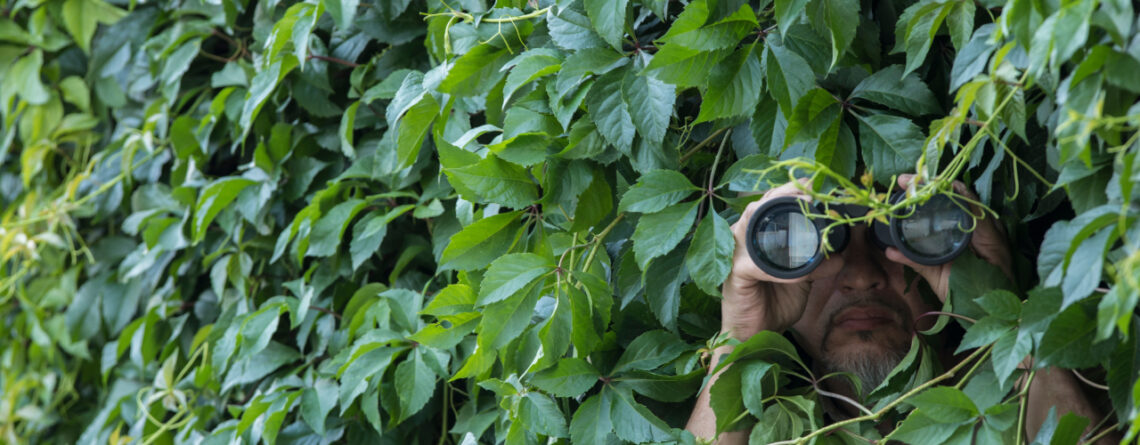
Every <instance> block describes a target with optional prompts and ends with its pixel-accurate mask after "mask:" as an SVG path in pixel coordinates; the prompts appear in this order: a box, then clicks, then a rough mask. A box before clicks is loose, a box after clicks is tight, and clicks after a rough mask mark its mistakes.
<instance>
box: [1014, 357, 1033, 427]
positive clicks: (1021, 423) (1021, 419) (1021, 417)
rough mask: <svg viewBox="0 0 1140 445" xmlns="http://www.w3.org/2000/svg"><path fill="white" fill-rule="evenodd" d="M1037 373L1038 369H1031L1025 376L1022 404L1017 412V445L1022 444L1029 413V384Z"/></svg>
mask: <svg viewBox="0 0 1140 445" xmlns="http://www.w3.org/2000/svg"><path fill="white" fill-rule="evenodd" d="M1036 375H1037V371H1029V375H1028V376H1027V377H1026V378H1025V386H1024V387H1022V388H1021V406H1020V407H1019V408H1018V413H1017V439H1016V440H1014V441H1013V443H1014V444H1017V445H1021V440H1022V435H1023V434H1025V416H1026V415H1027V414H1028V407H1029V385H1030V384H1032V383H1033V377H1034V376H1036Z"/></svg>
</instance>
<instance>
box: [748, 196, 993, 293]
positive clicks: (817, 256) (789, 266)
mask: <svg viewBox="0 0 1140 445" xmlns="http://www.w3.org/2000/svg"><path fill="white" fill-rule="evenodd" d="M904 197H905V195H904V194H903V193H902V192H899V193H895V194H894V195H893V196H891V199H890V202H891V203H892V204H893V203H897V202H899V201H901V200H902V199H903V198H904ZM803 205H804V203H803V202H802V200H800V199H798V198H795V197H790V196H782V197H777V198H773V199H771V200H769V201H768V202H766V203H764V205H762V206H760V208H759V209H756V213H754V214H753V215H752V219H751V220H749V221H748V233H747V240H746V241H747V248H748V255H749V256H751V257H752V261H753V262H754V263H756V265H757V266H759V267H760V269H761V270H763V271H764V272H766V273H768V275H771V276H773V277H775V278H784V279H790V278H798V277H802V276H804V275H807V274H809V273H811V271H812V270H815V268H816V267H817V266H819V264H820V263H822V262H823V258H824V249H823V244H824V243H823V242H822V241H823V240H822V236H823V230H824V228H825V227H827V226H828V225H830V224H831V223H833V222H835V220H834V219H832V218H830V217H828V216H827V214H826V213H825V212H824V209H823V208H822V206H820V205H815V206H812V205H808V206H807V208H808V209H809V211H810V212H811V213H812V217H810V218H809V217H808V215H805V214H804V212H803V209H804V207H802V206H803ZM831 209H838V210H839V211H840V212H841V213H846V214H847V215H849V216H863V215H864V214H866V212H867V208H866V207H863V206H854V205H845V206H831ZM973 226H974V217H973V215H971V214H970V213H968V212H966V211H965V210H963V208H962V207H961V206H959V205H958V203H956V202H955V201H954V200H953V199H952V198H950V197H949V196H946V195H937V196H935V197H934V198H931V199H930V200H928V201H927V202H926V203H924V204H922V205H919V206H915V207H911V208H909V209H908V211H907V213H906V216H905V217H893V216H892V217H889V218H887V223H886V224H884V223H882V222H879V221H873V222H870V223H869V226H868V228H867V236H868V237H869V238H870V242H871V243H872V244H874V245H875V246H876V247H878V248H879V249H883V250H885V249H886V248H887V247H894V248H897V249H898V250H899V251H900V252H902V254H903V255H905V256H906V257H907V258H909V259H911V260H912V261H914V262H916V263H918V264H922V265H927V266H933V265H939V264H945V263H948V262H950V261H951V260H953V259H954V258H955V257H957V256H958V255H959V254H961V253H962V251H963V250H965V249H966V247H967V246H968V245H969V244H970V237H971V230H972V229H973ZM850 232H851V229H850V227H849V226H847V225H839V226H836V227H834V228H832V230H831V231H830V232H828V238H827V241H828V243H827V244H828V245H829V246H830V247H831V249H830V251H831V252H841V251H843V249H844V248H846V247H847V242H848V240H849V238H850Z"/></svg>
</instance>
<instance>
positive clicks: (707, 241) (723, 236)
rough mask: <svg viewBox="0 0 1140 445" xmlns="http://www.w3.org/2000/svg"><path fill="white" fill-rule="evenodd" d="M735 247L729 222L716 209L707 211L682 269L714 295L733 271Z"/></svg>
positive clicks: (704, 289) (702, 287) (694, 236)
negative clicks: (687, 271)
mask: <svg viewBox="0 0 1140 445" xmlns="http://www.w3.org/2000/svg"><path fill="white" fill-rule="evenodd" d="M735 249H736V238H733V235H732V229H730V228H729V226H728V222H727V221H725V220H724V218H721V217H720V215H718V214H717V213H716V212H709V214H708V215H706V216H705V218H704V219H703V220H701V223H700V224H698V225H697V231H696V233H694V234H693V242H692V243H691V244H689V251H688V253H686V254H685V268H686V269H688V270H689V275H690V276H691V277H692V278H693V282H695V283H697V286H700V288H701V290H703V291H705V292H707V293H708V294H710V295H717V294H719V292H720V291H719V287H720V284H721V283H723V282H724V279H725V278H727V277H728V273H729V272H731V271H732V253H733V251H734V250H735Z"/></svg>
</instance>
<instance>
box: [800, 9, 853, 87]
mask: <svg viewBox="0 0 1140 445" xmlns="http://www.w3.org/2000/svg"><path fill="white" fill-rule="evenodd" d="M808 12H809V14H810V15H809V18H810V19H811V24H812V26H813V27H814V28H815V30H816V32H818V33H820V34H824V35H828V36H830V38H831V64H830V65H828V66H829V71H830V68H833V67H835V64H836V63H837V62H839V57H840V56H842V55H843V53H845V52H847V48H848V47H850V46H851V42H852V41H853V40H855V29H856V28H857V27H858V26H859V0H814V1H813V2H811V3H810V4H809V5H808Z"/></svg>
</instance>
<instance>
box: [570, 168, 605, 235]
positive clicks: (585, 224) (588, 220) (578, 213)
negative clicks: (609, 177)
mask: <svg viewBox="0 0 1140 445" xmlns="http://www.w3.org/2000/svg"><path fill="white" fill-rule="evenodd" d="M613 208H614V198H613V190H612V189H611V188H610V184H609V182H608V181H606V178H605V176H603V175H600V174H595V175H594V178H593V180H591V181H590V185H589V186H588V187H586V190H584V191H583V192H582V194H581V195H579V196H578V206H577V207H575V208H574V224H573V225H572V226H571V227H570V231H571V232H582V231H584V230H588V229H590V228H591V227H594V226H596V225H597V224H598V223H600V222H602V220H604V219H605V217H606V216H607V215H609V214H610V212H611V211H613Z"/></svg>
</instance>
